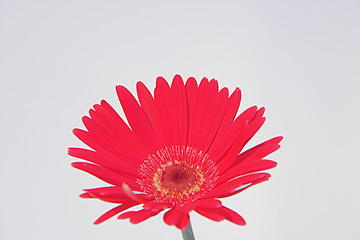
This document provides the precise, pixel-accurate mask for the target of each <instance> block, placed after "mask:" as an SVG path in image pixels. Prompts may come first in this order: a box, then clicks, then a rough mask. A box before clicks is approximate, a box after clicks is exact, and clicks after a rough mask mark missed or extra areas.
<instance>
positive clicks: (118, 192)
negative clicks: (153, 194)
mask: <svg viewBox="0 0 360 240" xmlns="http://www.w3.org/2000/svg"><path fill="white" fill-rule="evenodd" d="M85 191H86V192H87V194H89V195H90V196H91V197H95V198H98V199H100V200H103V201H106V202H112V203H124V202H126V203H129V202H139V203H142V202H144V201H145V200H146V196H145V194H136V200H135V199H134V198H131V197H129V196H128V194H126V193H125V192H124V190H123V188H122V187H117V186H115V187H102V188H93V189H86V190H85Z"/></svg>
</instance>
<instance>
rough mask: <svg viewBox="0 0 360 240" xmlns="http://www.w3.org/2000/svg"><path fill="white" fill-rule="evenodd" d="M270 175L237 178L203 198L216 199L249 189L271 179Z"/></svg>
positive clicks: (217, 187) (260, 174)
mask: <svg viewBox="0 0 360 240" xmlns="http://www.w3.org/2000/svg"><path fill="white" fill-rule="evenodd" d="M269 177H270V174H269V173H253V174H249V175H245V176H242V177H238V178H235V179H233V180H230V181H228V182H225V183H223V184H220V185H218V186H216V187H215V188H214V189H213V190H211V191H210V192H208V193H207V194H205V195H204V196H203V198H204V199H205V198H214V197H220V196H222V195H225V194H226V195H229V194H232V193H235V192H237V191H238V190H242V189H243V188H244V187H248V186H250V185H251V184H253V183H256V182H258V181H264V180H267V179H269Z"/></svg>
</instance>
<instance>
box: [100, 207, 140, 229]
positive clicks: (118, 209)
mask: <svg viewBox="0 0 360 240" xmlns="http://www.w3.org/2000/svg"><path fill="white" fill-rule="evenodd" d="M136 205H138V203H124V204H121V205H119V206H117V207H114V208H113V209H111V210H109V211H107V212H106V213H104V214H103V215H101V216H100V217H99V218H98V219H97V220H96V221H95V222H94V224H100V223H102V222H104V221H106V220H108V219H109V218H111V217H113V216H115V215H116V214H118V213H120V212H122V211H125V210H126V209H129V208H131V207H133V206H136Z"/></svg>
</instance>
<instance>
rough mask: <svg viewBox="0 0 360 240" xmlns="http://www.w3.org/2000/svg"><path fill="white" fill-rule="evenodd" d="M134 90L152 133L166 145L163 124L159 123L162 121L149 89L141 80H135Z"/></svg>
mask: <svg viewBox="0 0 360 240" xmlns="http://www.w3.org/2000/svg"><path fill="white" fill-rule="evenodd" d="M136 90H137V94H138V97H139V102H140V104H141V107H142V108H143V109H144V111H145V113H146V115H147V117H148V119H149V121H150V123H151V126H152V127H153V129H154V133H155V134H156V135H157V137H158V139H159V141H160V142H161V144H162V146H166V143H167V141H166V138H165V135H164V129H163V126H162V124H161V122H162V121H161V120H160V118H159V113H158V111H157V109H156V106H155V101H154V98H153V97H152V95H151V93H150V91H149V90H148V89H147V87H146V86H145V85H144V84H143V83H142V82H137V84H136Z"/></svg>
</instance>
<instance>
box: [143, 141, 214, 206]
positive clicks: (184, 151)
mask: <svg viewBox="0 0 360 240" xmlns="http://www.w3.org/2000/svg"><path fill="white" fill-rule="evenodd" d="M139 174H140V176H141V178H140V179H138V180H137V182H138V183H139V184H140V185H141V188H142V190H143V191H144V192H145V193H146V194H147V195H148V196H149V197H150V198H154V199H155V200H156V201H158V202H162V203H169V204H172V205H174V206H182V205H185V204H186V203H188V202H193V201H195V200H197V199H199V198H200V197H201V196H203V195H204V194H205V193H206V192H208V191H209V190H211V189H212V188H213V187H214V185H215V181H216V179H217V177H218V173H217V170H216V167H215V163H214V162H213V161H211V160H210V159H209V157H208V155H207V154H203V153H202V152H199V151H197V150H196V149H195V148H191V147H185V146H183V147H180V146H172V147H170V148H164V149H162V150H160V151H158V152H157V153H156V154H152V155H149V157H148V158H147V159H146V160H145V161H144V163H143V164H142V165H141V166H140V169H139Z"/></svg>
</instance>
